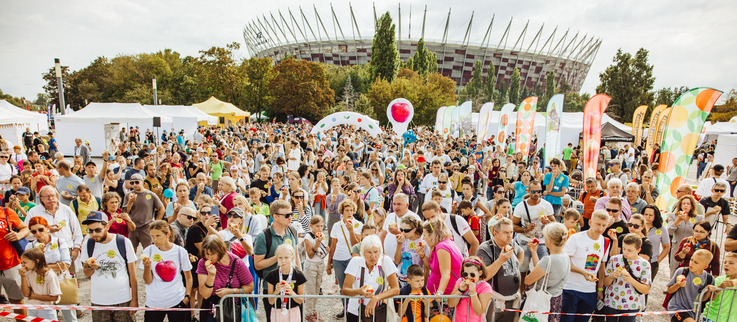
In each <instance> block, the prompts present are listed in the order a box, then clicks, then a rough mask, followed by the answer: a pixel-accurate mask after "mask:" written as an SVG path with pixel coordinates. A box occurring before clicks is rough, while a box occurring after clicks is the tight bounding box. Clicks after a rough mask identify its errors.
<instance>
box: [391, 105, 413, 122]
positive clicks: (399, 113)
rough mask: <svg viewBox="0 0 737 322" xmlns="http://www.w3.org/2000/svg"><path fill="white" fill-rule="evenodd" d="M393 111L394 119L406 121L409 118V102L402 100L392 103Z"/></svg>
mask: <svg viewBox="0 0 737 322" xmlns="http://www.w3.org/2000/svg"><path fill="white" fill-rule="evenodd" d="M391 113H392V117H393V118H394V121H397V122H399V123H404V122H405V121H407V119H408V118H409V104H407V103H402V102H397V103H394V104H392V108H391Z"/></svg>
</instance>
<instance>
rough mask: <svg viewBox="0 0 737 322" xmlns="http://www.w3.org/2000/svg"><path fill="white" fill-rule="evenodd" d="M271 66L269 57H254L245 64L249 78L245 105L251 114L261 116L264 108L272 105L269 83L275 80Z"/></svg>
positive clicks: (246, 86) (244, 67)
mask: <svg viewBox="0 0 737 322" xmlns="http://www.w3.org/2000/svg"><path fill="white" fill-rule="evenodd" d="M271 65H272V61H271V58H268V57H266V58H257V57H252V58H251V59H248V60H246V61H244V62H243V69H244V72H245V74H246V77H247V78H248V82H247V83H246V85H245V88H246V92H245V103H246V106H248V107H249V110H250V111H251V113H257V114H260V113H261V111H262V110H263V108H264V106H268V105H269V104H271V100H272V95H271V92H270V91H269V83H270V82H271V80H272V79H274V73H273V70H272V66H271ZM260 121H261V119H259V122H260Z"/></svg>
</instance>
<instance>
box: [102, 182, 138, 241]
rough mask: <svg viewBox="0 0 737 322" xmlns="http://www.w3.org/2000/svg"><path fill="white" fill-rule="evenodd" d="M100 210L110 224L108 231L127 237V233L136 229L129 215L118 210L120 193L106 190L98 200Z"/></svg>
mask: <svg viewBox="0 0 737 322" xmlns="http://www.w3.org/2000/svg"><path fill="white" fill-rule="evenodd" d="M100 204H101V205H100V208H101V209H102V212H103V213H104V214H106V215H107V222H108V225H110V229H109V230H108V232H109V233H112V234H118V235H123V236H125V237H128V233H130V232H131V231H134V230H136V224H135V223H134V222H133V221H132V220H131V217H130V216H128V214H126V213H122V211H121V210H120V195H118V193H117V192H106V193H105V194H103V195H102V200H101V201H100Z"/></svg>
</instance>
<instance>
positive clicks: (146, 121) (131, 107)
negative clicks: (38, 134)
mask: <svg viewBox="0 0 737 322" xmlns="http://www.w3.org/2000/svg"><path fill="white" fill-rule="evenodd" d="M154 116H159V115H157V114H156V113H154V112H152V111H150V110H149V109H147V108H144V107H143V106H141V104H138V103H90V104H89V105H87V107H85V108H83V109H81V110H79V111H77V112H75V113H74V114H72V115H63V116H62V115H57V116H56V118H55V121H56V140H57V141H58V142H59V151H60V152H62V153H64V155H72V154H73V153H74V145H75V144H74V140H75V139H76V138H80V139H82V140H84V141H89V142H90V146H91V147H92V155H95V156H99V155H101V154H102V151H103V150H105V149H109V148H110V146H111V140H113V139H117V138H118V133H119V132H120V128H121V127H123V126H127V127H136V126H138V128H139V130H140V131H141V133H146V130H147V129H148V130H154V127H153V118H154ZM172 124H173V120H172V118H171V117H169V116H161V127H162V128H165V129H166V128H171V127H172ZM142 136H143V135H142ZM141 139H142V140H143V139H144V138H143V137H141Z"/></svg>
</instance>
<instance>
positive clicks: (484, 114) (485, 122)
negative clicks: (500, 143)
mask: <svg viewBox="0 0 737 322" xmlns="http://www.w3.org/2000/svg"><path fill="white" fill-rule="evenodd" d="M493 110H494V103H491V102H489V103H486V104H484V105H482V106H481V110H479V122H478V123H477V124H476V142H481V141H483V140H486V139H488V138H490V137H491V133H490V131H489V119H490V118H491V111H493Z"/></svg>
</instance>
